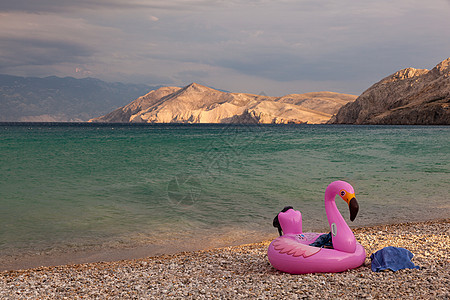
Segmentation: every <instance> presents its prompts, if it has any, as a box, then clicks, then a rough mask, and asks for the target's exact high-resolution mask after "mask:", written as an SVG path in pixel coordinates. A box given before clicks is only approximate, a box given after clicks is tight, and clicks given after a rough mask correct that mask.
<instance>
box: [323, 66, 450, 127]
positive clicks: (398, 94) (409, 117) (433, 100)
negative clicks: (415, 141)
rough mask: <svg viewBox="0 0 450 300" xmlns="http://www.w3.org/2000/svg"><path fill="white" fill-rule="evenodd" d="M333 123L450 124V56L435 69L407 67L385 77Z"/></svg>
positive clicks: (332, 119) (338, 114)
mask: <svg viewBox="0 0 450 300" xmlns="http://www.w3.org/2000/svg"><path fill="white" fill-rule="evenodd" d="M329 123H332V124H405V125H439V124H444V125H450V58H448V59H446V60H444V61H442V62H441V63H439V64H438V65H437V66H436V67H434V68H433V69H432V70H426V69H414V68H407V69H403V70H400V71H398V72H396V73H394V74H392V75H390V76H388V77H386V78H384V79H382V80H381V81H380V82H377V83H376V84H374V85H373V86H371V87H370V88H369V89H367V90H366V91H365V92H364V93H362V94H361V95H360V96H359V97H358V98H357V99H356V100H355V101H354V102H352V103H348V104H347V105H345V106H343V107H342V108H341V109H340V110H339V111H338V113H337V114H336V115H335V116H334V117H333V118H331V120H330V121H329Z"/></svg>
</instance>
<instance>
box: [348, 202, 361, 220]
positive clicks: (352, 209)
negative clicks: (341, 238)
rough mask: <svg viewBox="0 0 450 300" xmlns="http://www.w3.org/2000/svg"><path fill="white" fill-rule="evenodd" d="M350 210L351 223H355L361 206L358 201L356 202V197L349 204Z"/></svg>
mask: <svg viewBox="0 0 450 300" xmlns="http://www.w3.org/2000/svg"><path fill="white" fill-rule="evenodd" d="M348 208H349V209H350V221H352V222H353V220H355V218H356V215H357V214H358V210H359V204H358V201H356V198H355V197H353V198H351V199H350V201H349V202H348Z"/></svg>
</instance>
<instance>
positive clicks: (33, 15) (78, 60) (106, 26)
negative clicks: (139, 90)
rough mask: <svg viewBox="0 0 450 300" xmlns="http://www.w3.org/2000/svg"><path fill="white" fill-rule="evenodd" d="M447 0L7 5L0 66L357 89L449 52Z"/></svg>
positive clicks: (82, 0)
mask: <svg viewBox="0 0 450 300" xmlns="http://www.w3.org/2000/svg"><path fill="white" fill-rule="evenodd" d="M449 16H450V0H429V1H423V0H421V1H416V0H396V1H392V0H376V1H368V0H340V1H337V0H3V1H1V3H0V73H2V74H11V75H19V76H38V77H43V76H49V75H56V76H73V77H77V78H82V77H95V78H99V79H102V80H105V81H121V82H134V83H146V84H150V85H156V84H163V85H176V86H183V85H186V84H189V83H191V82H197V83H200V84H204V85H208V86H212V87H215V88H220V89H225V90H228V91H233V92H249V93H256V94H258V93H260V92H261V91H264V92H265V93H266V94H268V95H271V96H281V95H284V94H288V93H304V92H311V91H321V90H329V91H335V92H344V93H350V94H357V95H359V94H360V93H361V92H362V91H364V90H365V89H367V88H368V87H369V86H370V85H372V84H373V83H375V82H377V81H379V80H380V79H382V78H383V77H385V76H387V75H389V74H392V73H394V72H395V71H397V70H399V69H403V68H406V67H416V68H427V69H431V68H433V67H434V66H435V65H436V64H437V63H439V62H440V61H442V60H444V59H446V58H448V57H450V17H449Z"/></svg>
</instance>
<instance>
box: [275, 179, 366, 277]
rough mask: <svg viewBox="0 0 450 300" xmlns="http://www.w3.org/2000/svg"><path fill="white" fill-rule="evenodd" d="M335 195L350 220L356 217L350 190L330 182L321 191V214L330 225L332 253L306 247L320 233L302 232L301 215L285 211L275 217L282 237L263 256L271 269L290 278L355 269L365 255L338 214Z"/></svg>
mask: <svg viewBox="0 0 450 300" xmlns="http://www.w3.org/2000/svg"><path fill="white" fill-rule="evenodd" d="M336 195H339V196H340V197H341V198H342V199H343V200H344V201H345V202H347V204H348V205H349V209H350V220H351V221H353V220H354V219H355V217H356V215H357V213H358V209H359V206H358V203H357V202H356V199H355V192H354V190H353V187H352V186H351V185H350V184H348V183H347V182H345V181H334V182H332V183H331V184H330V185H329V186H328V187H327V189H326V191H325V211H326V214H327V218H328V223H329V225H330V231H331V238H332V242H333V249H327V248H318V247H313V246H309V244H311V243H313V242H314V241H315V240H316V239H317V238H318V237H319V236H320V235H321V233H315V232H308V233H303V232H302V215H301V213H300V212H299V211H296V210H293V209H289V210H287V211H285V212H280V213H279V214H278V221H279V225H280V226H281V229H282V231H283V235H281V236H279V237H278V238H276V239H274V240H273V241H272V243H271V244H270V245H269V249H268V251H267V256H268V258H269V261H270V263H271V265H272V266H273V267H274V268H276V269H277V270H280V271H282V272H287V273H291V274H305V273H328V272H332V273H334V272H343V271H346V270H349V269H354V268H357V267H359V266H360V265H362V264H363V263H364V260H365V259H366V251H365V250H364V248H363V246H361V244H359V243H358V242H356V239H355V236H354V235H353V232H352V231H351V229H350V227H348V225H347V223H346V222H345V221H344V218H343V217H342V215H341V214H340V213H339V211H338V209H337V207H336V203H335V200H334V199H335V197H336Z"/></svg>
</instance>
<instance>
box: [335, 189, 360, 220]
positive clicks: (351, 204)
mask: <svg viewBox="0 0 450 300" xmlns="http://www.w3.org/2000/svg"><path fill="white" fill-rule="evenodd" d="M342 183H345V184H343V185H342V186H341V188H340V190H339V192H338V195H339V197H341V198H342V200H344V201H345V202H346V203H347V204H348V208H349V210H350V221H352V222H353V220H355V218H356V215H357V214H358V210H359V205H358V202H357V201H356V198H355V191H354V190H353V187H352V186H351V185H350V184H348V183H346V182H342Z"/></svg>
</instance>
